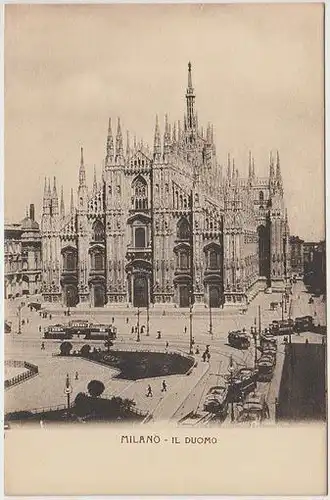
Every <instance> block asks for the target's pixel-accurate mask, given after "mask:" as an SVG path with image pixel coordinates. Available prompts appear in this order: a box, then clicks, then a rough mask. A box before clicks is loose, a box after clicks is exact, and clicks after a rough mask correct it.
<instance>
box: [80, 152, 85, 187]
mask: <svg viewBox="0 0 330 500" xmlns="http://www.w3.org/2000/svg"><path fill="white" fill-rule="evenodd" d="M79 187H86V172H85V165H84V149H83V148H82V147H81V148H80V167H79Z"/></svg>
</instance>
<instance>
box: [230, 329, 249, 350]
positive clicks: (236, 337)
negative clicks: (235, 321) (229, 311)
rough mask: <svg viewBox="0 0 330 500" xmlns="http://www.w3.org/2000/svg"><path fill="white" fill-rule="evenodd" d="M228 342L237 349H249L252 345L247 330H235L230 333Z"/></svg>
mask: <svg viewBox="0 0 330 500" xmlns="http://www.w3.org/2000/svg"><path fill="white" fill-rule="evenodd" d="M228 344H229V345H230V346H232V347H236V348H237V349H248V348H249V347H250V340H249V337H248V336H247V334H246V332H243V331H241V330H235V331H232V332H229V333H228Z"/></svg>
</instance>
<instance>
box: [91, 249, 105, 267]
mask: <svg viewBox="0 0 330 500" xmlns="http://www.w3.org/2000/svg"><path fill="white" fill-rule="evenodd" d="M91 268H92V271H103V270H104V253H103V251H102V250H100V249H98V250H94V251H93V252H92V254H91Z"/></svg>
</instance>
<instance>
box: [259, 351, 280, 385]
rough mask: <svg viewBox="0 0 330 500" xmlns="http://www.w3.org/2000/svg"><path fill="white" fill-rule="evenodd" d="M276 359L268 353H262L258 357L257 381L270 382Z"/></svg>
mask: <svg viewBox="0 0 330 500" xmlns="http://www.w3.org/2000/svg"><path fill="white" fill-rule="evenodd" d="M275 363H276V359H275V358H274V356H272V355H270V354H263V355H262V356H261V357H260V358H259V359H258V376H257V377H258V382H270V381H271V379H272V377H273V373H274V367H275Z"/></svg>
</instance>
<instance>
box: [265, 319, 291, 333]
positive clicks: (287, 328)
mask: <svg viewBox="0 0 330 500" xmlns="http://www.w3.org/2000/svg"><path fill="white" fill-rule="evenodd" d="M293 329H294V321H293V320H292V319H284V320H280V321H273V322H272V324H271V325H270V331H271V333H272V334H273V335H290V334H291V333H292V332H293Z"/></svg>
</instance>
